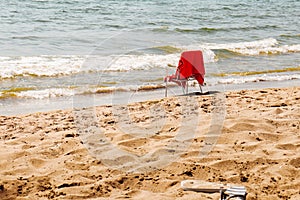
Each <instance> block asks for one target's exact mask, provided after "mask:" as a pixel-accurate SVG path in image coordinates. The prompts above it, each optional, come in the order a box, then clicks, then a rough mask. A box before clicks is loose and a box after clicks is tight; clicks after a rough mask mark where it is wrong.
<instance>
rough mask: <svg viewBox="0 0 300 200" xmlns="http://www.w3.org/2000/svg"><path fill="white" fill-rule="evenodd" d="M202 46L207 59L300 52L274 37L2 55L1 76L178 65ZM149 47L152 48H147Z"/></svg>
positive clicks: (208, 60)
mask: <svg viewBox="0 0 300 200" xmlns="http://www.w3.org/2000/svg"><path fill="white" fill-rule="evenodd" d="M195 49H201V50H202V51H203V56H204V62H205V63H211V62H217V61H218V59H220V58H225V59H227V58H232V57H237V56H241V55H242V56H256V55H269V54H272V55H273V54H282V53H298V52H300V44H294V45H280V44H279V42H278V41H277V40H276V39H274V38H267V39H264V40H257V41H251V42H238V43H227V44H213V43H206V44H193V45H190V46H157V47H152V50H151V51H154V52H156V53H153V52H150V53H149V52H146V53H145V52H143V53H140V52H138V53H134V54H133V52H131V53H130V54H128V55H111V56H103V55H42V56H19V57H16V56H15V57H13V56H11V57H7V56H6V57H0V78H2V79H7V78H9V79H13V78H16V77H20V76H31V77H55V76H69V75H72V74H78V73H91V72H107V71H131V70H149V69H153V68H165V67H167V66H170V65H171V66H177V64H178V60H179V58H180V52H182V51H186V50H195ZM148 51H149V50H148Z"/></svg>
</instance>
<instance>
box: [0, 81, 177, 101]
mask: <svg viewBox="0 0 300 200" xmlns="http://www.w3.org/2000/svg"><path fill="white" fill-rule="evenodd" d="M171 85H172V84H171ZM164 87H165V86H164V85H162V84H147V85H140V86H138V85H129V86H126V87H125V86H116V87H105V86H102V85H99V86H89V87H84V88H80V87H65V88H45V89H37V88H21V87H20V88H18V87H17V88H11V89H8V90H2V91H1V92H0V99H7V98H25V99H48V98H55V97H71V96H74V95H92V94H106V93H113V92H126V91H127V92H128V91H149V90H157V89H161V88H164Z"/></svg>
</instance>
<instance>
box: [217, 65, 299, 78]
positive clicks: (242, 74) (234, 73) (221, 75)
mask: <svg viewBox="0 0 300 200" xmlns="http://www.w3.org/2000/svg"><path fill="white" fill-rule="evenodd" d="M296 71H300V66H299V67H287V68H283V69H273V70H262V71H246V72H227V73H218V74H212V75H213V76H216V77H225V76H252V75H259V74H272V73H282V72H296Z"/></svg>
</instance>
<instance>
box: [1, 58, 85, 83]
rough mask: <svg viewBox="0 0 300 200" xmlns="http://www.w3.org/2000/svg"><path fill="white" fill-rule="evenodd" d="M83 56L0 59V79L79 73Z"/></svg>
mask: <svg viewBox="0 0 300 200" xmlns="http://www.w3.org/2000/svg"><path fill="white" fill-rule="evenodd" d="M84 60H85V57H84V56H75V55H74V56H73V55H71V56H67V55H64V56H53V55H43V56H18V57H17V56H12V57H0V78H15V77H18V76H38V77H44V76H46V77H51V76H59V75H69V74H74V73H78V72H80V69H81V63H82V62H83V61H84Z"/></svg>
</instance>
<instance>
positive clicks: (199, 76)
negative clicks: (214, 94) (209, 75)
mask: <svg viewBox="0 0 300 200" xmlns="http://www.w3.org/2000/svg"><path fill="white" fill-rule="evenodd" d="M175 75H176V76H177V78H179V79H188V78H195V79H196V80H197V81H198V82H199V84H201V85H203V83H204V75H205V68H204V61H203V54H202V51H199V50H198V51H185V52H183V53H182V54H181V57H180V60H179V63H178V67H177V70H176V74H175Z"/></svg>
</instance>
